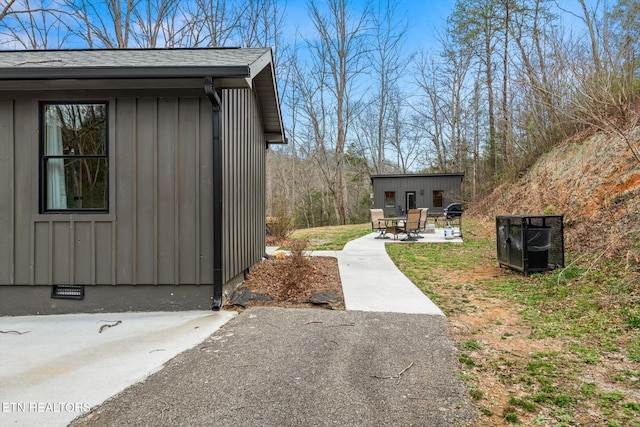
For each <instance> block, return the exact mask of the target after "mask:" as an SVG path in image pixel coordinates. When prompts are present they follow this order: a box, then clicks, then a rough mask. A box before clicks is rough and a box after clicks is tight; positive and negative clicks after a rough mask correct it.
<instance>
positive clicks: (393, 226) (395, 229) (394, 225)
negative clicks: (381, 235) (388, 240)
mask: <svg viewBox="0 0 640 427" xmlns="http://www.w3.org/2000/svg"><path fill="white" fill-rule="evenodd" d="M406 220H407V217H403V216H400V217H395V216H394V217H385V218H382V221H385V223H386V224H387V229H386V231H385V234H387V233H391V234H393V238H394V240H395V239H396V237H397V236H398V233H399V232H404V229H403V228H402V227H400V226H399V225H398V223H399V222H402V221H406Z"/></svg>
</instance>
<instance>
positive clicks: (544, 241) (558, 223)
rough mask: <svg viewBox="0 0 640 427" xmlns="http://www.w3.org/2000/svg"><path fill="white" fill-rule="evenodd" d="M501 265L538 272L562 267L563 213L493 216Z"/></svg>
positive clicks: (524, 271)
mask: <svg viewBox="0 0 640 427" xmlns="http://www.w3.org/2000/svg"><path fill="white" fill-rule="evenodd" d="M496 237H497V239H496V240H497V249H498V263H499V264H500V266H501V267H502V266H505V267H509V268H512V269H514V270H518V271H522V272H523V273H524V274H529V273H540V272H544V271H548V270H553V269H555V268H558V267H564V225H563V216H562V215H513V216H497V217H496Z"/></svg>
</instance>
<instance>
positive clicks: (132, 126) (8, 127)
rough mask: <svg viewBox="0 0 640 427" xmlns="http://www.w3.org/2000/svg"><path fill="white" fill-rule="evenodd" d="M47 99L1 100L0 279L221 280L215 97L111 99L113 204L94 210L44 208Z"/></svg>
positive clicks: (123, 282)
mask: <svg viewBox="0 0 640 427" xmlns="http://www.w3.org/2000/svg"><path fill="white" fill-rule="evenodd" d="M52 99H56V100H60V99H65V98H64V97H61V96H56V97H55V98H52ZM40 100H42V98H38V99H15V100H11V99H4V100H1V101H0V150H1V151H0V179H2V180H3V181H4V182H8V183H9V185H8V186H7V185H4V186H0V191H1V192H2V193H1V194H0V213H1V215H0V230H1V232H0V284H4V285H52V284H63V285H64V284H82V285H136V284H211V283H213V267H212V264H213V261H212V260H213V231H212V224H211V212H212V205H213V200H212V190H211V188H212V181H213V171H212V147H211V140H212V123H211V116H212V115H211V104H210V102H209V100H208V99H207V98H206V97H186V98H179V97H167V98H159V97H149V98H146V97H139V98H111V99H108V101H109V118H110V120H109V173H110V180H109V182H110V211H109V213H108V214H86V215H84V214H83V215H80V214H78V215H59V214H56V215H43V214H40V213H39V212H38V192H39V188H38V174H37V171H38V155H39V148H38V147H39V141H38V116H39V114H38V108H39V101H40ZM27 195H28V196H27Z"/></svg>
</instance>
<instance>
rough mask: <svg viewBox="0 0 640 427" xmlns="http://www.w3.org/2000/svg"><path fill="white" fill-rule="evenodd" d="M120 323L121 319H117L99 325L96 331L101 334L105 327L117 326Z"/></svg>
mask: <svg viewBox="0 0 640 427" xmlns="http://www.w3.org/2000/svg"><path fill="white" fill-rule="evenodd" d="M120 323H122V320H117V321H115V322H114V323H106V324H104V325H102V326H100V329H99V330H98V333H99V334H101V333H102V331H103V330H105V329H106V328H113V327H114V326H118V325H119V324H120Z"/></svg>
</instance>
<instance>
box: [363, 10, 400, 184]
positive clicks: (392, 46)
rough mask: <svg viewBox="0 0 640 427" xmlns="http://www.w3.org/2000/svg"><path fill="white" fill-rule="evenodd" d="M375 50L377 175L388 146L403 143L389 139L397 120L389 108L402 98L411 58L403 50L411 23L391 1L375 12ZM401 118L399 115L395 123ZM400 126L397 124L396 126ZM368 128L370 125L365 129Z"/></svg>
mask: <svg viewBox="0 0 640 427" xmlns="http://www.w3.org/2000/svg"><path fill="white" fill-rule="evenodd" d="M372 28H373V36H372V46H371V50H370V51H369V52H368V55H367V57H368V61H369V64H370V67H371V73H370V74H371V76H372V78H373V81H374V82H375V89H374V90H373V93H372V99H371V101H370V106H371V107H372V109H373V110H375V116H376V117H375V123H376V125H377V126H376V128H375V130H376V134H375V140H373V141H371V142H373V144H369V147H370V150H371V152H370V153H371V157H372V158H373V164H374V168H376V169H377V170H376V173H380V170H379V168H380V167H381V166H382V165H384V160H385V146H386V144H387V142H389V141H388V140H389V139H391V140H393V141H394V142H396V143H399V142H398V141H397V140H396V138H397V137H398V136H399V135H395V136H389V135H387V129H390V128H391V126H390V125H391V121H392V120H394V119H393V118H392V117H391V116H390V114H389V108H390V105H391V104H394V105H398V104H397V103H394V102H393V101H394V100H392V99H391V96H393V95H392V94H394V93H395V95H397V94H398V90H397V88H398V82H399V80H400V78H401V77H402V75H403V73H404V71H405V69H406V65H407V63H408V61H409V60H410V57H407V56H403V48H404V43H405V39H406V34H407V21H406V18H405V17H404V16H398V8H397V4H396V3H394V2H391V1H389V0H387V1H384V2H381V3H380V4H379V5H378V7H377V8H376V9H373V11H372ZM399 117H400V112H399V111H398V112H396V114H395V119H398V118H399ZM396 124H397V123H396ZM365 126H367V127H369V126H370V124H368V125H365Z"/></svg>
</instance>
